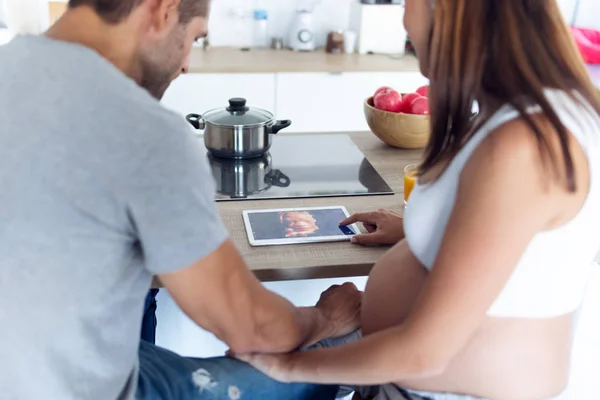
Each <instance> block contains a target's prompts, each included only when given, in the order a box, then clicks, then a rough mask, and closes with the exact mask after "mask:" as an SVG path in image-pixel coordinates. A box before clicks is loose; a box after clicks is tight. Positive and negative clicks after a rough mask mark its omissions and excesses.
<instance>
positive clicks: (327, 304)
mask: <svg viewBox="0 0 600 400" xmlns="http://www.w3.org/2000/svg"><path fill="white" fill-rule="evenodd" d="M361 305H362V292H361V291H360V290H358V289H357V288H356V286H355V285H354V284H353V283H344V284H343V285H341V286H340V285H333V286H331V287H330V288H329V289H327V290H326V291H324V292H323V293H322V294H321V298H320V299H319V301H318V302H317V305H316V306H315V307H316V308H317V309H318V310H319V311H321V314H323V317H325V319H326V320H327V321H328V322H329V328H330V332H331V334H330V337H333V338H336V337H341V336H345V335H348V334H350V333H352V332H354V331H355V330H357V329H358V328H359V327H360V309H361Z"/></svg>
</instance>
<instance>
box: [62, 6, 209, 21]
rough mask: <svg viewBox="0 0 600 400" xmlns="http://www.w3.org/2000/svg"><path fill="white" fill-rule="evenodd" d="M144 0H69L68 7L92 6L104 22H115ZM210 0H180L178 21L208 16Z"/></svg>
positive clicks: (121, 19)
mask: <svg viewBox="0 0 600 400" xmlns="http://www.w3.org/2000/svg"><path fill="white" fill-rule="evenodd" d="M144 1H145V0H69V8H75V7H78V6H82V5H87V6H90V7H92V8H93V9H94V10H95V11H96V12H97V13H98V15H99V16H100V17H101V18H102V19H103V20H104V21H106V22H108V23H111V24H117V23H119V22H121V21H123V20H124V19H125V18H127V17H128V16H129V15H130V14H131V12H132V11H133V10H135V8H136V7H138V6H139V5H140V4H142V3H143V2H144ZM209 3H210V0H181V3H180V4H179V21H180V22H181V23H182V24H187V23H189V22H190V21H191V20H192V19H193V18H195V17H204V18H206V17H208V11H209Z"/></svg>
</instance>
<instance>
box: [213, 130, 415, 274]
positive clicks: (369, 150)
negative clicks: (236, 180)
mask: <svg viewBox="0 0 600 400" xmlns="http://www.w3.org/2000/svg"><path fill="white" fill-rule="evenodd" d="M303 135H306V134H303ZM350 137H351V138H352V140H353V141H354V142H355V143H356V144H357V145H358V147H359V148H360V149H361V150H362V152H363V153H364V154H365V156H366V158H367V159H368V160H369V161H370V162H371V164H373V166H374V167H375V169H377V171H378V172H379V174H380V175H381V176H382V177H383V178H384V179H385V181H386V182H387V183H388V184H389V185H390V186H391V188H392V189H393V190H394V192H395V193H396V194H395V195H383V196H356V197H333V198H312V199H286V200H281V199H279V200H254V201H230V202H220V203H219V204H218V207H219V213H220V214H221V218H222V219H223V221H224V223H225V225H226V226H227V228H228V229H229V232H230V234H231V237H232V239H233V241H234V242H235V244H236V246H237V247H238V249H239V250H240V252H241V253H242V256H243V257H244V259H245V260H246V262H247V263H248V265H249V267H250V269H252V271H254V273H255V274H256V275H257V276H258V278H259V279H260V280H262V281H281V280H295V279H318V278H337V277H350V276H366V275H368V274H369V271H370V270H371V268H372V267H373V264H374V263H375V262H376V261H377V260H378V259H379V258H380V257H381V256H382V255H383V254H384V253H385V251H386V250H387V248H386V247H376V248H373V247H371V248H367V247H359V246H356V245H353V244H351V243H349V242H342V243H319V244H306V245H291V246H273V247H251V246H250V245H249V243H248V239H247V236H246V231H245V228H244V223H243V220H242V211H243V210H252V209H266V208H288V207H312V206H337V205H343V206H345V207H346V208H347V209H348V211H349V212H350V213H354V212H358V211H368V210H377V209H380V208H385V209H391V210H394V211H399V212H402V208H403V199H404V197H403V193H404V181H403V171H404V167H405V166H406V165H408V164H412V163H417V162H418V161H419V160H420V157H421V151H418V150H417V151H415V150H401V149H394V148H392V147H389V146H387V145H385V144H383V143H381V142H380V141H379V140H378V139H377V138H376V137H375V136H374V135H373V134H372V133H370V132H360V133H352V134H350Z"/></svg>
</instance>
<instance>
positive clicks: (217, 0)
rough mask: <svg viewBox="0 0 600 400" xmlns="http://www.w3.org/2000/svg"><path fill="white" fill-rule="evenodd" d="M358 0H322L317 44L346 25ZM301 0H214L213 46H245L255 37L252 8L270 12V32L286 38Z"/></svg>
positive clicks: (317, 19) (316, 13) (316, 20)
mask: <svg viewBox="0 0 600 400" xmlns="http://www.w3.org/2000/svg"><path fill="white" fill-rule="evenodd" d="M352 1H358V0H321V1H320V4H318V5H316V7H315V11H314V23H315V33H316V35H317V38H318V39H317V45H319V46H322V45H324V43H325V38H326V35H327V32H329V31H331V30H338V29H347V28H348V21H349V18H350V3H351V2H352ZM299 3H300V2H299V1H298V0H262V1H260V0H213V3H212V4H213V5H212V7H213V8H212V13H211V20H210V24H209V35H210V40H211V43H212V45H214V46H246V45H248V44H249V43H250V41H251V40H252V9H253V8H254V7H263V8H265V9H267V11H268V13H269V35H270V36H280V37H283V38H284V39H285V40H287V36H288V29H289V26H290V24H291V22H292V18H293V15H294V13H295V10H296V6H297V4H299Z"/></svg>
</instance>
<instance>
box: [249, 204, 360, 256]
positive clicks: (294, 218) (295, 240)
mask: <svg viewBox="0 0 600 400" xmlns="http://www.w3.org/2000/svg"><path fill="white" fill-rule="evenodd" d="M242 215H243V217H244V225H245V226H246V232H247V233H248V241H249V242H250V244H251V245H252V246H275V245H285V244H299V243H319V242H341V241H345V240H350V238H352V236H354V235H356V234H357V233H359V232H360V231H359V229H358V227H357V226H356V225H355V224H352V225H349V226H340V221H342V220H344V219H346V218H348V217H349V216H350V214H348V211H347V210H346V208H345V207H342V206H335V207H311V208H282V209H275V210H253V211H243V213H242Z"/></svg>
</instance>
